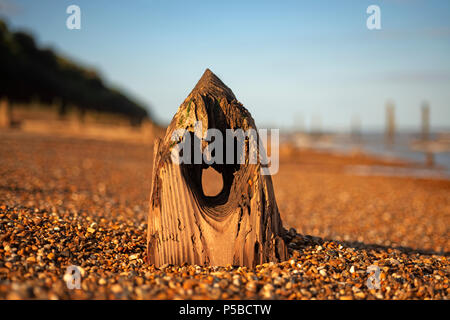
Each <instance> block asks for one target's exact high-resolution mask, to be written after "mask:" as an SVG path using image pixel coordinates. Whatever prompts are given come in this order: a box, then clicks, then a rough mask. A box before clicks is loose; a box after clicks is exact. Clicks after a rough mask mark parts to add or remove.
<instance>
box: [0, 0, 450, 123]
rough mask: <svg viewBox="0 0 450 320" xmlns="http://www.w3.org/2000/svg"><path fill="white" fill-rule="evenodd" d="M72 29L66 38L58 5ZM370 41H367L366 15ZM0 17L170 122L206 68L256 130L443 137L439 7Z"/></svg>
mask: <svg viewBox="0 0 450 320" xmlns="http://www.w3.org/2000/svg"><path fill="white" fill-rule="evenodd" d="M72 4H75V5H78V6H79V7H80V9H81V29H80V30H69V29H67V27H66V20H67V18H68V17H69V14H67V13H66V8H67V7H68V6H69V5H72ZM372 4H375V5H378V6H379V7H380V11H381V29H380V30H369V29H368V28H367V26H366V20H367V18H368V17H369V16H370V14H368V13H367V12H366V10H367V7H368V6H369V5H372ZM0 17H3V18H6V21H7V22H8V24H9V26H10V27H11V28H12V29H13V30H25V31H28V32H31V33H32V34H33V35H34V36H35V37H36V38H37V40H38V44H39V45H41V46H43V47H50V48H53V49H55V50H56V51H57V52H59V53H61V54H62V55H64V56H67V57H69V58H72V59H74V60H75V61H77V62H79V63H81V64H83V65H84V66H87V67H91V68H94V69H96V70H97V71H99V73H100V74H101V76H102V77H103V79H105V80H106V82H107V83H108V84H110V85H112V86H115V87H118V88H121V89H123V90H124V91H125V92H126V93H127V94H129V95H130V96H131V97H132V98H134V99H136V100H137V101H138V102H140V103H142V104H144V105H146V106H148V108H149V110H150V112H151V114H152V116H153V117H154V118H155V119H156V120H158V121H160V122H163V123H167V122H169V121H170V119H171V118H172V116H173V115H174V114H175V112H176V110H177V108H178V107H179V105H180V104H181V103H182V101H183V100H184V99H185V98H186V96H187V95H188V94H189V92H190V91H191V90H192V88H193V87H194V86H195V84H196V82H197V81H198V79H199V78H200V77H201V75H202V74H203V72H204V70H205V69H206V68H210V69H211V70H212V71H213V72H214V73H215V74H216V75H218V76H219V77H220V78H221V79H222V81H223V82H224V83H225V84H227V85H228V86H229V87H230V88H231V89H232V90H233V92H234V93H235V95H236V97H237V99H238V100H239V101H240V102H242V103H243V104H244V106H245V107H246V108H247V109H248V110H249V111H250V112H251V114H252V116H253V118H254V119H255V121H256V124H257V125H258V127H260V128H262V127H276V128H294V127H296V128H302V129H306V130H308V129H311V128H315V129H317V128H318V127H320V129H323V130H349V129H350V126H351V123H352V121H353V122H354V121H357V122H360V123H361V126H362V128H363V130H382V129H383V128H384V124H385V105H386V102H387V101H392V102H393V103H394V104H395V108H396V109H395V113H396V121H397V126H398V128H400V129H405V130H413V129H418V128H419V126H420V112H421V105H422V103H423V102H424V101H427V102H428V103H429V105H430V107H431V126H432V128H450V1H448V0H443V1H430V0H423V1H422V0H410V1H407V0H389V1H388V0H385V1H381V0H370V1H365V0H358V1H356V0H353V1H346V0H340V1H321V0H317V1H312V0H311V1H298V0H297V1H273V0H272V1H263V0H259V1H170V0H165V1H162V0H161V1H151V0H134V1H113V0H71V1H66V0H54V1H50V0H40V1H35V0H15V1H12V0H0Z"/></svg>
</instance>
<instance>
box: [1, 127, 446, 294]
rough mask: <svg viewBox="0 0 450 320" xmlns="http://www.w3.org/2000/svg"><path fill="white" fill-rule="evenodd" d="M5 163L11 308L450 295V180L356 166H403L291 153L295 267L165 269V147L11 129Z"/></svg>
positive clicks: (286, 200) (284, 171) (287, 172)
mask: <svg viewBox="0 0 450 320" xmlns="http://www.w3.org/2000/svg"><path fill="white" fill-rule="evenodd" d="M0 155H1V156H0V177H1V179H0V299H340V300H353V299H357V300H360V299H449V298H450V288H449V275H450V264H449V262H448V259H449V252H450V181H449V180H444V179H442V180H440V179H426V178H407V177H389V176H359V175H356V174H353V173H352V171H351V168H352V167H353V166H360V165H365V166H375V165H376V166H390V167H399V168H400V167H407V166H409V165H410V164H408V163H405V162H402V161H394V160H390V161H387V160H382V159H378V158H373V157H369V156H367V155H363V154H350V155H335V154H327V153H320V152H316V151H312V150H302V151H296V150H291V149H289V148H287V149H282V150H281V155H280V159H281V163H280V171H279V172H278V174H277V175H275V176H273V183H274V189H275V195H276V199H277V203H278V207H279V210H280V213H281V217H282V219H283V223H284V226H285V228H286V230H287V234H286V241H287V243H288V248H289V259H288V260H286V261H282V262H280V263H265V264H262V265H258V266H256V268H247V267H239V266H232V265H228V266H221V267H214V266H210V267H201V266H195V265H183V266H171V265H164V266H162V267H160V268H155V267H154V266H152V265H149V264H147V263H146V257H145V254H146V253H145V247H146V232H147V212H148V199H149V192H150V181H151V173H152V158H153V149H152V146H151V145H142V144H138V143H128V142H124V141H122V142H119V141H101V140H90V139H86V138H83V139H81V138H76V137H57V136H48V135H39V134H30V133H25V132H21V131H15V130H4V131H0ZM71 265H75V266H78V267H79V270H80V271H81V287H80V289H69V288H68V287H67V285H66V281H65V273H66V269H67V267H68V266H71ZM375 269H376V270H378V271H376V273H377V280H378V283H376V282H371V281H370V280H371V279H374V278H373V277H374V273H375V271H372V272H371V271H370V270H375ZM368 280H369V282H368ZM370 284H372V285H370ZM374 284H375V286H374Z"/></svg>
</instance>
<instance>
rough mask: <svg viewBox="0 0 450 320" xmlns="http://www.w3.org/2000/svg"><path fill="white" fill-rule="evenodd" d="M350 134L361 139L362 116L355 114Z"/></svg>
mask: <svg viewBox="0 0 450 320" xmlns="http://www.w3.org/2000/svg"><path fill="white" fill-rule="evenodd" d="M350 136H351V137H352V138H353V139H356V140H360V139H361V118H360V117H359V116H358V115H354V116H353V117H352V120H351V125H350Z"/></svg>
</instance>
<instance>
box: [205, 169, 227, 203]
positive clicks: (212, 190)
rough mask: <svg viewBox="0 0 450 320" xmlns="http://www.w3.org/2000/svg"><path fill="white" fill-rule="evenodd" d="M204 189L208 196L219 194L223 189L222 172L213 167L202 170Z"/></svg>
mask: <svg viewBox="0 0 450 320" xmlns="http://www.w3.org/2000/svg"><path fill="white" fill-rule="evenodd" d="M202 189H203V194H204V195H205V196H207V197H215V196H217V195H218V194H219V193H220V192H221V191H222V189H223V177H222V174H221V173H219V172H217V171H216V170H215V169H214V168H213V167H208V168H207V169H203V170H202Z"/></svg>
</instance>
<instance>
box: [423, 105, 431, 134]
mask: <svg viewBox="0 0 450 320" xmlns="http://www.w3.org/2000/svg"><path fill="white" fill-rule="evenodd" d="M429 138H430V106H429V105H428V102H424V103H423V104H422V140H428V139H429Z"/></svg>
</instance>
